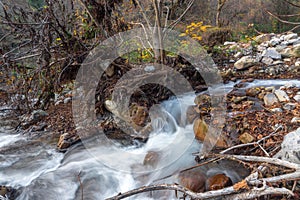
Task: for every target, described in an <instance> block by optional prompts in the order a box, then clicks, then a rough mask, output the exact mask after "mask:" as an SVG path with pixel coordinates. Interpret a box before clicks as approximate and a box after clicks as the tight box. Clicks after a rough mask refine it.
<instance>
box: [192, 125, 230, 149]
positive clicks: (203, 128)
mask: <svg viewBox="0 0 300 200" xmlns="http://www.w3.org/2000/svg"><path fill="white" fill-rule="evenodd" d="M193 129H194V134H195V138H196V139H197V140H199V141H200V142H203V141H209V142H210V144H214V146H216V147H219V148H226V147H228V144H227V142H226V139H225V138H224V137H223V136H222V135H220V136H219V137H218V138H216V137H217V136H215V135H207V133H208V125H207V124H206V123H205V121H204V120H202V119H196V120H195V122H194V127H193ZM216 140H217V141H216Z"/></svg>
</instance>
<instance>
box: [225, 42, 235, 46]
mask: <svg viewBox="0 0 300 200" xmlns="http://www.w3.org/2000/svg"><path fill="white" fill-rule="evenodd" d="M228 45H236V42H229V41H226V42H224V46H228Z"/></svg>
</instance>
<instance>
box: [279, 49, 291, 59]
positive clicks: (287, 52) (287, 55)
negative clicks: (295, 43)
mask: <svg viewBox="0 0 300 200" xmlns="http://www.w3.org/2000/svg"><path fill="white" fill-rule="evenodd" d="M280 54H281V56H282V57H284V58H290V57H292V56H293V49H291V48H289V47H288V48H285V49H283V50H282V51H281V52H280Z"/></svg>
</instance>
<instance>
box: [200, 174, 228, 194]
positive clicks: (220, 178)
mask: <svg viewBox="0 0 300 200" xmlns="http://www.w3.org/2000/svg"><path fill="white" fill-rule="evenodd" d="M231 185H232V181H231V179H230V178H229V177H228V176H226V175H225V174H216V175H214V176H212V177H209V178H208V179H207V181H206V190H208V191H211V190H219V189H223V188H225V187H228V186H231Z"/></svg>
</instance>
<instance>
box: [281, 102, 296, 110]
mask: <svg viewBox="0 0 300 200" xmlns="http://www.w3.org/2000/svg"><path fill="white" fill-rule="evenodd" d="M295 108H296V104H295V103H286V104H284V106H283V109H284V110H294V109H295Z"/></svg>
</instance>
